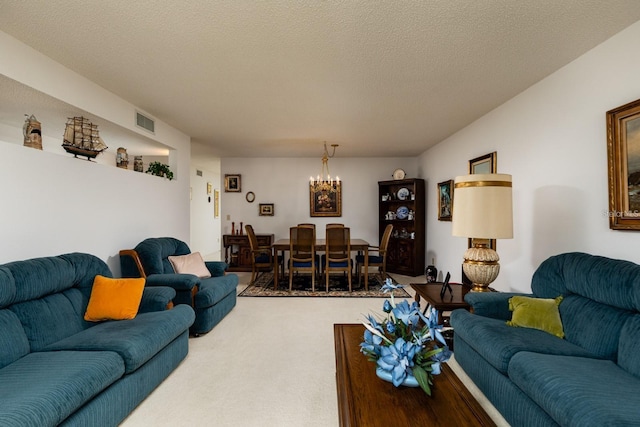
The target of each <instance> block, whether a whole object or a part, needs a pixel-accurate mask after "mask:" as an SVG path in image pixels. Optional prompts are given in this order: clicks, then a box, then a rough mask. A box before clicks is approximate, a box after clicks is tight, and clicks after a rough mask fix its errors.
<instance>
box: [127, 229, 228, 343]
mask: <svg viewBox="0 0 640 427" xmlns="http://www.w3.org/2000/svg"><path fill="white" fill-rule="evenodd" d="M190 253H191V250H190V249H189V246H188V245H187V244H186V243H185V242H183V241H181V240H178V239H175V238H173V237H151V238H148V239H145V240H143V241H142V242H140V243H138V244H137V245H136V247H135V248H134V249H133V250H124V251H120V268H121V270H122V277H146V280H147V282H146V286H148V287H153V286H170V287H172V288H174V289H175V290H176V296H175V298H174V300H173V302H174V304H176V305H177V304H188V305H190V306H192V307H193V309H194V310H195V312H196V320H195V322H194V323H193V326H192V327H191V334H192V335H196V336H197V335H199V334H204V333H207V332H209V331H211V329H213V327H214V326H216V325H217V324H218V323H219V322H220V321H221V320H222V319H223V318H224V317H225V316H226V315H227V314H228V313H229V312H230V311H231V310H232V309H233V307H235V306H236V295H237V291H236V288H237V287H238V276H237V275H236V274H226V273H225V270H226V269H227V264H226V263H224V262H221V261H207V262H205V263H204V264H205V267H206V269H207V270H208V272H209V274H211V277H208V278H200V277H198V276H196V275H193V274H178V273H176V272H175V270H174V268H173V266H172V264H171V262H170V260H169V257H172V256H183V255H189V254H190ZM136 259H137V261H136Z"/></svg>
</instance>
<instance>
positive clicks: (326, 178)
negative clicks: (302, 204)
mask: <svg viewBox="0 0 640 427" xmlns="http://www.w3.org/2000/svg"><path fill="white" fill-rule="evenodd" d="M337 146H338V144H331V147H332V148H333V151H332V152H331V155H329V151H327V143H326V142H325V143H324V153H323V155H322V171H321V174H320V175H318V176H317V178H315V179H314V178H313V177H309V187H310V188H311V190H312V191H313V192H314V193H318V192H328V193H334V192H336V191H337V187H338V185H339V184H340V177H337V176H336V179H335V180H334V179H331V175H329V159H330V158H332V157H333V156H335V154H336V147H337Z"/></svg>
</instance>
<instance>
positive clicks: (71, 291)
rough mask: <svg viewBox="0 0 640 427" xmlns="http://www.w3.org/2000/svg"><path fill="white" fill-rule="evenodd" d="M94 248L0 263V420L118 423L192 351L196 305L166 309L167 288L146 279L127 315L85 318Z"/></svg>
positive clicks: (102, 267) (100, 270)
mask: <svg viewBox="0 0 640 427" xmlns="http://www.w3.org/2000/svg"><path fill="white" fill-rule="evenodd" d="M96 275H102V276H105V277H111V272H110V270H109V268H108V267H107V265H106V264H105V263H104V262H103V261H101V260H100V259H98V258H96V257H95V256H93V255H89V254H81V253H72V254H66V255H60V256H55V257H46V258H35V259H31V260H26V261H16V262H12V263H8V264H4V265H0V425H1V426H38V427H43V426H56V425H65V426H100V427H102V426H115V425H118V424H119V423H120V422H121V421H122V420H123V419H124V418H125V417H126V416H127V415H128V414H129V413H130V412H131V411H132V410H133V409H134V408H135V407H136V406H137V405H138V404H139V403H140V402H142V400H143V399H144V398H145V397H146V396H147V395H149V393H151V391H152V390H153V389H154V388H156V387H157V386H158V385H159V384H160V383H161V382H162V381H163V380H164V379H165V378H166V377H167V376H168V375H169V373H171V372H172V371H173V370H174V369H175V368H176V367H177V366H178V364H179V363H180V362H181V361H182V360H183V359H184V358H185V357H186V355H187V352H188V342H189V341H188V340H189V335H188V331H189V326H190V325H191V324H192V323H193V321H194V317H195V316H194V313H193V310H192V309H191V308H190V307H188V306H178V307H175V308H173V309H171V310H166V307H167V304H168V303H169V302H170V301H171V299H172V298H173V296H174V295H175V292H174V290H173V289H171V288H165V287H158V288H153V289H145V290H144V293H143V298H142V302H141V304H140V308H139V311H138V314H137V316H136V317H135V318H134V319H131V320H121V321H104V322H98V323H96V322H87V321H85V320H84V313H85V311H86V308H87V305H88V301H89V297H90V295H91V289H92V286H93V281H94V278H95V276H96Z"/></svg>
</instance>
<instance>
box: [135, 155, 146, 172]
mask: <svg viewBox="0 0 640 427" xmlns="http://www.w3.org/2000/svg"><path fill="white" fill-rule="evenodd" d="M133 170H134V171H136V172H144V163H143V162H142V156H135V157H134V158H133Z"/></svg>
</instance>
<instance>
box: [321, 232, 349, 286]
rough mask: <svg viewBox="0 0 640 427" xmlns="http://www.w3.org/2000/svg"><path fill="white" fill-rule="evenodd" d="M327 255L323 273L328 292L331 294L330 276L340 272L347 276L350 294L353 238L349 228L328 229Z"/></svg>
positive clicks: (325, 255)
mask: <svg viewBox="0 0 640 427" xmlns="http://www.w3.org/2000/svg"><path fill="white" fill-rule="evenodd" d="M325 242H326V243H325V253H324V255H323V256H322V271H323V273H324V275H325V282H326V287H327V292H329V275H330V273H331V272H334V271H338V272H343V273H345V272H346V274H347V279H348V281H349V292H351V291H352V288H351V269H352V266H353V263H352V262H351V236H350V229H349V227H327V229H326V237H325Z"/></svg>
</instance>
